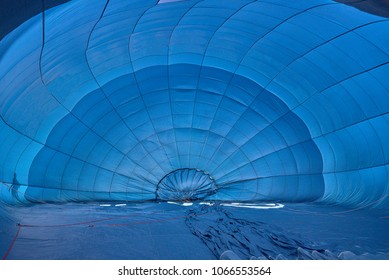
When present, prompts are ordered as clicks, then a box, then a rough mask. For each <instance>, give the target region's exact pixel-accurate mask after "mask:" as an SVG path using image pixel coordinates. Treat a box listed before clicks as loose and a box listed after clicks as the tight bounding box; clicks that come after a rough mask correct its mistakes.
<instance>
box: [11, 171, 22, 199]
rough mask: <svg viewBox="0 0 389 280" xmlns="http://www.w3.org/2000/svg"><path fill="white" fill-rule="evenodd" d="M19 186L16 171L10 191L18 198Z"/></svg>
mask: <svg viewBox="0 0 389 280" xmlns="http://www.w3.org/2000/svg"><path fill="white" fill-rule="evenodd" d="M19 188H20V183H19V181H18V179H17V178H16V173H14V178H13V179H12V185H11V187H10V192H11V194H12V196H13V197H15V198H16V199H17V198H18V197H17V194H18V192H19Z"/></svg>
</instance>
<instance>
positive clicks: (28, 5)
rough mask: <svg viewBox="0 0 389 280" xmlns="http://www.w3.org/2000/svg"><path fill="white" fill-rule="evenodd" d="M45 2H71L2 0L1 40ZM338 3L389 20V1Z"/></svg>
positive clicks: (51, 4)
mask: <svg viewBox="0 0 389 280" xmlns="http://www.w3.org/2000/svg"><path fill="white" fill-rule="evenodd" d="M43 1H44V2H45V8H46V9H49V8H52V7H55V6H57V5H59V4H62V3H65V2H68V1H69V0H0V40H1V39H2V38H3V37H4V36H5V35H7V34H8V33H9V32H11V31H12V30H13V29H15V28H16V27H18V26H19V25H20V24H22V23H23V22H25V21H26V20H28V19H30V18H31V17H33V16H34V15H37V14H38V13H40V12H41V11H42V2H43ZM91 1H93V0H91ZM307 1H309V0H307ZM338 2H341V3H346V4H348V5H351V6H354V7H356V8H358V9H360V10H363V11H367V12H370V13H373V14H377V15H380V16H384V17H388V18H389V0H338Z"/></svg>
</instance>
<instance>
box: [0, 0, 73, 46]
mask: <svg viewBox="0 0 389 280" xmlns="http://www.w3.org/2000/svg"><path fill="white" fill-rule="evenodd" d="M42 1H45V8H46V9H49V8H52V7H55V6H57V5H59V4H62V3H65V2H68V1H69V0H0V40H1V39H2V38H3V37H4V36H5V35H7V34H8V33H9V32H11V31H12V30H14V29H15V28H16V27H18V26H19V25H21V24H22V23H23V22H25V21H26V20H28V19H30V18H32V17H33V16H35V15H37V14H39V13H40V12H41V11H42Z"/></svg>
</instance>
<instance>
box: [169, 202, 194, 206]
mask: <svg viewBox="0 0 389 280" xmlns="http://www.w3.org/2000/svg"><path fill="white" fill-rule="evenodd" d="M167 203H169V204H176V205H181V206H192V205H193V202H183V203H180V202H174V201H168V202H167Z"/></svg>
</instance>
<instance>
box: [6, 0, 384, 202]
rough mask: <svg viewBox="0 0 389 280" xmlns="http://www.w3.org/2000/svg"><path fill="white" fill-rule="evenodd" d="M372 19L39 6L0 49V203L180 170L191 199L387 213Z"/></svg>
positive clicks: (151, 193) (333, 13) (106, 195)
mask: <svg viewBox="0 0 389 280" xmlns="http://www.w3.org/2000/svg"><path fill="white" fill-rule="evenodd" d="M345 15H347V16H345ZM42 26H43V29H42ZM388 27H389V22H388V19H387V18H383V17H379V16H376V15H371V14H367V13H364V12H362V11H358V10H356V9H355V8H353V7H350V6H346V5H343V4H340V3H336V2H333V1H329V0H320V1H319V0H315V1H296V2H293V3H290V1H286V0H272V1H253V0H250V1H248V0H240V1H230V2H228V3H221V2H220V1H211V0H204V1H189V0H188V1H159V2H158V1H144V0H142V1H141V0H139V1H129V2H128V3H127V2H123V1H118V0H110V1H95V2H94V3H93V5H91V3H90V2H88V1H82V0H80V1H71V2H68V3H65V4H63V5H60V6H57V7H55V8H52V9H50V10H47V11H46V12H45V13H44V14H40V15H37V16H35V17H33V18H31V19H30V20H29V21H27V22H25V23H24V24H23V25H21V26H20V27H18V28H17V29H15V30H14V31H13V32H12V33H10V34H9V35H8V36H6V37H5V38H4V39H3V40H2V41H1V43H0V53H1V57H0V59H1V67H0V89H1V92H2V94H1V99H0V115H1V120H0V132H1V135H2V137H1V139H0V141H1V142H0V144H1V145H0V147H1V148H0V149H1V153H0V180H1V182H2V183H1V184H2V186H1V193H0V198H1V199H2V200H3V201H5V202H9V203H19V202H20V203H25V202H27V201H30V202H42V201H45V202H66V201H91V200H92V201H93V200H126V201H144V200H154V199H157V197H156V195H155V191H156V188H157V185H158V182H159V181H160V180H161V179H162V178H163V177H164V176H165V175H166V174H169V173H170V172H172V171H174V170H178V169H185V168H187V169H199V170H202V171H205V172H207V173H209V174H210V176H212V178H213V179H214V181H215V184H216V185H217V186H218V188H217V193H213V192H212V193H210V194H209V196H208V197H207V199H216V200H238V201H252V200H277V201H312V200H320V199H321V200H322V201H324V202H327V203H339V204H343V205H349V206H374V207H383V208H387V207H388V205H389V199H388V196H389V187H388V184H389V182H388V177H389V176H388V161H389V150H388V149H389V147H388V145H386V144H385V143H388V141H389V133H388V132H387V131H388V129H387V127H388V124H389V123H388V120H389V119H388V111H389V107H388V106H389V105H388V104H389V102H388V91H389V82H388V79H387V78H386V77H387V75H388V73H389V47H388V46H389V39H388V38H389V28H388ZM42 42H43V44H42ZM15 180H16V183H15ZM14 185H15V186H18V187H17V188H18V192H16V194H15V192H14V193H13V194H12V192H10V191H9V189H10V187H9V186H14Z"/></svg>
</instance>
